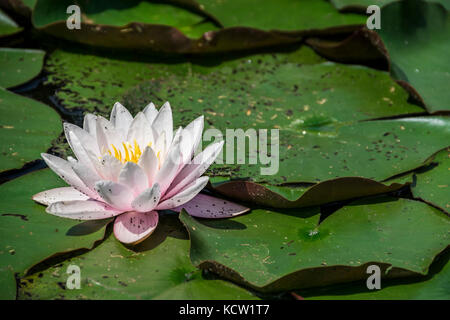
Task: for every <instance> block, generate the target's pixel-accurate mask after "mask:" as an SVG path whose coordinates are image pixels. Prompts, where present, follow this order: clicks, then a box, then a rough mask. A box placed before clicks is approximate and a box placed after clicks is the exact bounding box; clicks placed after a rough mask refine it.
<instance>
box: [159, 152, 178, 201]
mask: <svg viewBox="0 0 450 320" xmlns="http://www.w3.org/2000/svg"><path fill="white" fill-rule="evenodd" d="M180 164H181V152H180V145H179V144H177V145H176V146H175V147H174V148H172V150H170V152H169V153H168V155H167V158H166V159H165V160H164V163H163V164H162V166H161V169H160V170H159V171H158V173H157V174H156V177H155V182H157V183H158V184H159V187H160V188H161V194H162V195H164V193H165V192H166V190H167V188H169V186H170V184H171V183H172V181H173V179H174V178H175V176H176V174H177V172H178V167H179V166H180Z"/></svg>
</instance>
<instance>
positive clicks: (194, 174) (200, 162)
mask: <svg viewBox="0 0 450 320" xmlns="http://www.w3.org/2000/svg"><path fill="white" fill-rule="evenodd" d="M223 144H224V142H223V141H221V142H217V143H213V144H210V145H209V146H208V147H206V149H205V150H203V152H201V153H200V154H198V155H197V156H196V157H195V158H194V160H192V162H191V163H190V164H188V165H186V166H185V167H184V168H183V170H181V172H180V173H178V174H177V176H176V178H175V179H174V180H173V181H172V184H171V185H170V188H169V189H168V191H167V193H166V194H165V195H164V197H163V199H167V198H170V197H172V196H173V195H175V194H177V193H178V192H180V191H182V190H183V189H184V188H185V187H186V186H187V185H188V184H190V183H192V181H195V179H197V178H199V177H200V176H201V175H202V174H203V173H204V172H205V171H206V170H207V169H208V168H209V166H210V165H211V164H212V163H213V162H214V160H215V159H216V158H217V156H218V155H219V154H220V151H221V150H222V147H223Z"/></svg>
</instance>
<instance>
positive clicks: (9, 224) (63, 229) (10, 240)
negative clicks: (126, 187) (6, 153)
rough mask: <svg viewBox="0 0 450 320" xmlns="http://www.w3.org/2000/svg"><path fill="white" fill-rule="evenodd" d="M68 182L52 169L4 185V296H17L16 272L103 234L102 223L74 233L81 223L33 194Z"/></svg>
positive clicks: (0, 229) (0, 216)
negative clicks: (55, 211) (37, 200)
mask: <svg viewBox="0 0 450 320" xmlns="http://www.w3.org/2000/svg"><path fill="white" fill-rule="evenodd" d="M63 185H64V182H63V181H62V180H61V179H60V178H59V177H58V176H56V175H55V174H54V173H53V172H52V171H51V170H49V169H44V170H39V171H35V172H32V173H29V174H26V175H24V176H22V177H20V178H17V179H14V180H12V181H10V182H6V183H4V184H2V185H1V186H0V273H1V275H2V276H1V277H0V281H1V283H0V297H2V298H4V299H15V297H16V287H15V286H14V287H12V280H11V279H14V276H15V274H19V275H23V274H24V273H25V272H26V271H27V270H28V269H30V268H31V267H32V266H34V265H35V264H37V263H39V262H40V261H42V260H43V259H46V258H48V257H50V256H53V255H55V254H58V253H63V252H69V251H73V250H76V249H81V248H86V249H89V248H92V246H93V245H94V243H95V242H96V241H98V240H101V239H102V238H103V235H104V232H105V228H104V226H103V227H100V228H98V230H97V231H94V232H92V233H90V234H86V235H70V234H73V233H71V232H70V230H73V228H76V226H77V225H78V224H79V223H78V222H76V221H73V220H69V219H63V218H58V217H55V216H52V215H50V214H48V213H46V212H45V207H44V206H41V205H39V204H37V203H35V202H34V201H33V200H32V199H31V196H32V195H34V194H35V193H38V192H40V191H43V190H47V189H51V188H56V187H61V186H63Z"/></svg>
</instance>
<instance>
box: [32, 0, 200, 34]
mask: <svg viewBox="0 0 450 320" xmlns="http://www.w3.org/2000/svg"><path fill="white" fill-rule="evenodd" d="M186 2H189V1H186ZM72 4H74V3H73V1H71V0H63V1H58V2H57V3H55V2H54V1H52V0H38V1H37V4H36V6H35V7H34V11H33V24H34V26H35V27H37V28H44V30H47V29H49V28H46V27H49V25H54V26H53V27H52V29H53V30H54V29H55V28H56V27H59V29H63V28H65V29H66V30H65V32H63V30H61V33H60V34H61V35H64V34H65V35H67V37H69V35H70V34H71V33H74V32H73V31H70V30H68V29H67V27H66V20H67V18H68V17H69V14H67V13H66V9H67V7H68V6H70V5H72ZM76 4H77V5H78V6H79V7H80V11H81V13H82V20H81V21H82V22H83V25H82V27H81V30H83V27H84V28H87V25H94V26H100V28H101V27H102V26H118V27H121V26H126V25H128V24H130V23H131V22H136V23H141V24H154V25H166V26H169V27H174V28H178V29H179V30H182V31H185V32H186V33H187V35H188V36H192V37H199V36H200V35H201V34H196V33H195V28H193V26H195V25H198V24H200V23H202V22H203V21H204V20H205V15H203V16H202V15H200V14H198V13H194V12H191V11H189V10H186V9H183V8H181V7H178V6H175V5H171V4H168V3H161V2H151V1H142V0H131V1H126V2H123V1H110V0H109V1H106V0H100V1H95V2H92V1H87V0H80V1H77V3H76ZM100 28H99V29H100ZM81 30H79V31H81ZM98 31H100V30H98ZM130 31H131V32H139V30H129V31H128V32H130ZM124 32H125V31H124ZM79 33H82V32H79ZM147 41H148V39H147Z"/></svg>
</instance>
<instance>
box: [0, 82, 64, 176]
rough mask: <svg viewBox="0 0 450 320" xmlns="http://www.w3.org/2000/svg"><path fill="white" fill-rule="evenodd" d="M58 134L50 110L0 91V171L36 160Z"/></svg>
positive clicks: (57, 122)
mask: <svg viewBox="0 0 450 320" xmlns="http://www.w3.org/2000/svg"><path fill="white" fill-rule="evenodd" d="M61 130H62V124H61V119H60V117H59V115H58V113H57V112H56V111H54V110H53V109H52V108H50V107H48V106H46V105H44V104H42V103H40V102H38V101H35V100H32V99H29V98H25V97H22V96H20V95H17V94H15V93H12V92H9V91H7V90H5V89H3V88H0V132H1V134H0V151H1V153H0V171H3V170H9V169H15V168H21V167H22V166H23V165H24V164H25V163H27V162H29V161H32V160H36V159H39V158H40V154H41V153H42V152H45V151H47V150H48V149H49V148H50V146H51V142H52V140H53V139H55V138H56V137H58V135H59V134H60V133H61Z"/></svg>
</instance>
